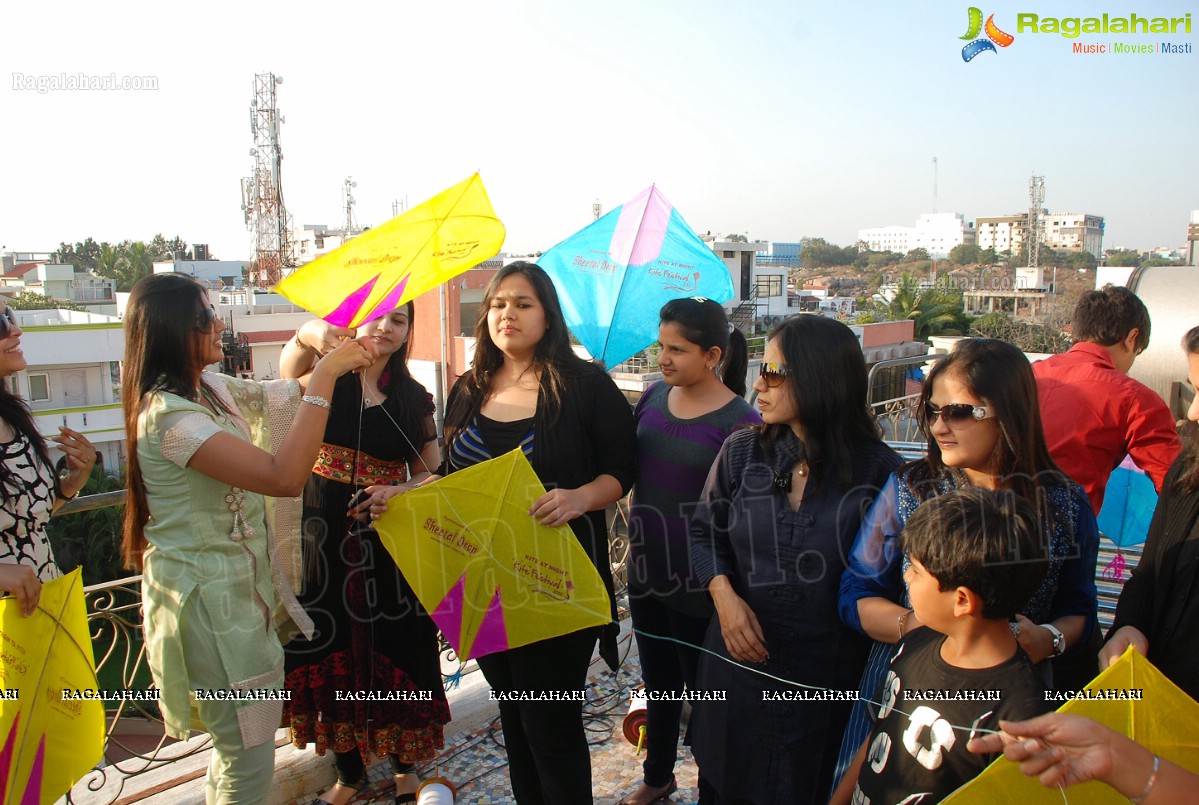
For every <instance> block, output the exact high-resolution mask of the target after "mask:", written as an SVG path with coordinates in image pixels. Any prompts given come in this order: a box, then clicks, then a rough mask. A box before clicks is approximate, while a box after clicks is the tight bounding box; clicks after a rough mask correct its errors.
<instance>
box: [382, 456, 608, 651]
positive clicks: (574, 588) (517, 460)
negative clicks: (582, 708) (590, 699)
mask: <svg viewBox="0 0 1199 805" xmlns="http://www.w3.org/2000/svg"><path fill="white" fill-rule="evenodd" d="M544 494H545V488H544V487H543V486H542V485H541V482H540V481H538V480H537V476H536V474H534V472H533V468H532V467H531V466H530V465H529V462H528V459H526V458H525V456H524V453H522V452H521V451H520V450H519V449H516V450H513V451H512V452H511V453H507V454H506V455H503V456H500V457H498V458H494V459H491V460H490V461H484V462H482V463H480V464H476V465H475V466H473V467H468V468H467V469H464V470H460V471H459V472H455V473H454V474H452V475H449V476H447V477H445V478H442V479H441V480H439V481H436V482H434V483H431V484H427V485H425V486H423V487H421V488H420V489H416V490H413V491H411V492H406V493H405V494H403V495H400V496H398V497H394V498H392V499H391V502H390V503H389V507H388V510H387V513H386V514H384V515H383V516H382V517H380V518H379V519H378V520H377V521H376V522H375V528H376V529H377V530H378V532H379V536H380V537H381V538H382V540H383V544H384V545H385V546H386V547H387V550H388V551H389V552H390V553H391V555H392V557H393V558H394V559H395V561H396V564H397V565H398V566H399V568H400V570H401V571H402V572H403V573H404V578H406V579H407V580H408V583H409V584H410V585H411V586H412V589H413V591H414V592H415V593H416V596H417V598H419V599H420V601H421V603H422V604H424V606H425V609H427V610H428V611H429V614H430V615H431V616H432V618H433V621H434V622H435V623H436V624H437V625H438V627H440V629H441V632H442V634H444V635H445V637H446V640H448V641H449V642H450V645H452V646H453V647H454V650H455V651H457V652H458V657H459V658H460V659H462V660H466V659H469V658H471V657H478V656H480V655H483V654H490V653H492V652H494V651H503V650H504V649H508V648H516V647H517V646H523V645H527V644H529V643H533V642H535V641H537V640H544V639H546V638H548V637H557V636H558V635H564V634H568V633H569V632H575V631H578V630H579V629H583V628H586V627H588V626H599V625H602V624H605V623H608V622H609V621H610V620H611V619H612V615H611V609H610V602H609V598H608V592H607V590H605V589H604V584H603V582H602V581H601V580H600V576H599V572H598V571H597V570H596V569H595V565H593V564H592V563H591V559H590V558H589V557H588V556H587V553H586V551H584V550H583V546H582V545H580V544H579V541H578V539H577V538H576V537H575V535H574V532H572V531H571V530H570V527H569V526H558V527H555V528H550V527H548V526H543V525H541V524H540V523H538V522H537V521H536V520H534V519H533V518H532V517H530V516H529V507H530V506H531V505H532V503H533V501H534V500H536V499H537V498H539V497H541V496H542V495H544Z"/></svg>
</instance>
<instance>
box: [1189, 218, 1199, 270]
mask: <svg viewBox="0 0 1199 805" xmlns="http://www.w3.org/2000/svg"><path fill="white" fill-rule="evenodd" d="M1187 263H1189V264H1190V265H1193V266H1199V210H1191V223H1190V225H1188V226H1187Z"/></svg>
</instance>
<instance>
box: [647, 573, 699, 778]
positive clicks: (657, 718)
mask: <svg viewBox="0 0 1199 805" xmlns="http://www.w3.org/2000/svg"><path fill="white" fill-rule="evenodd" d="M629 612H630V614H631V615H632V617H633V628H634V629H636V630H637V631H636V632H635V633H634V634H635V636H636V638H637V656H638V657H640V659H641V679H642V681H644V682H645V689H646V690H647V691H651V692H663V693H665V692H670V693H675V694H679V695H681V694H682V693H683V690H684V688H687V689H690V690H692V691H694V690H695V689H696V687H695V679H696V671H697V669H698V667H699V651H697V650H696V649H694V648H690V647H689V646H684V645H680V644H679V643H675V642H673V641H670V640H658V639H656V638H654V637H648V636H646V635H645V634H642V632H648V633H649V634H651V635H661V636H663V637H673V638H675V639H676V640H682V641H683V642H685V643H689V644H691V645H692V646H702V645H703V644H704V633H705V632H707V630H708V622H709V621H710V620H711V618H710V617H708V618H696V617H693V616H690V615H684V614H683V613H681V612H679V611H678V610H675V609H672V608H671V607H669V606H667V605H666V604H664V603H662V601H661V600H660V599H658V598H656V597H655V596H652V595H645V594H640V595H639V594H636V593H632V592H630V594H629ZM682 714H683V703H682V701H659V700H651V701H649V702H648V703H647V706H646V712H645V717H646V730H645V763H644V764H642V770H643V772H644V774H645V784H646V785H648V786H650V787H652V788H661V787H662V786H665V785H669V784H670V780H671V777H672V776H673V774H674V765H675V762H676V761H677V759H678V745H679V718H680V717H681V716H682ZM701 771H702V770H701Z"/></svg>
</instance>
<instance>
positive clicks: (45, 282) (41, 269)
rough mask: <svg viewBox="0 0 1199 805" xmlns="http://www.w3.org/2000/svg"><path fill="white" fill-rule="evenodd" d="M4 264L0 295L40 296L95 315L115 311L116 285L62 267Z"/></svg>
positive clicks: (0, 278) (64, 266)
mask: <svg viewBox="0 0 1199 805" xmlns="http://www.w3.org/2000/svg"><path fill="white" fill-rule="evenodd" d="M11 262H12V265H11V267H10V266H9V263H10V261H9V260H5V262H4V265H5V267H6V270H5V272H4V273H3V274H0V288H3V289H4V290H3V291H0V292H2V293H6V294H9V295H12V296H18V295H20V294H21V292H22V291H30V292H31V293H38V294H42V295H43V296H49V297H51V298H53V299H62V300H64V301H68V300H69V301H71V302H74V303H76V304H78V305H82V306H84V307H87V308H88V309H89V310H91V311H93V312H95V313H105V314H111V313H114V312H115V311H116V297H115V295H114V294H115V289H116V283H115V282H113V280H110V279H108V278H107V277H101V276H98V275H96V274H92V273H89V272H87V271H76V270H75V267H74V266H72V265H69V264H64V263H50V262H46V261H37V260H30V261H24V262H16V261H11Z"/></svg>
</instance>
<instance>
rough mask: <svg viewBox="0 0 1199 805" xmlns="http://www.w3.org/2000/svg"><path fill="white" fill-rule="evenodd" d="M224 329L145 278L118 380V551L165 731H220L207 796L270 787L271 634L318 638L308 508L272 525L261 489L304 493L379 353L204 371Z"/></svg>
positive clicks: (276, 678) (349, 346)
mask: <svg viewBox="0 0 1199 805" xmlns="http://www.w3.org/2000/svg"><path fill="white" fill-rule="evenodd" d="M223 329H224V324H223V323H222V322H221V320H220V318H219V317H217V316H216V312H215V311H214V310H213V309H212V307H211V306H210V305H209V304H208V300H207V299H206V296H205V291H204V288H203V287H202V286H201V285H200V284H199V283H198V282H196V281H195V280H193V279H192V278H191V277H188V276H185V275H182V274H154V275H151V276H149V277H146V278H144V279H141V280H139V281H138V282H137V284H136V285H134V286H133V291H132V292H131V293H130V295H129V306H128V308H127V309H126V311H125V362H124V366H123V372H122V378H121V393H122V399H123V401H124V405H125V438H126V440H127V442H128V445H129V459H128V461H129V463H128V468H127V478H128V486H129V495H128V500H127V503H126V506H125V533H124V539H123V541H122V544H121V551H122V554H123V555H124V558H125V563H126V565H127V566H128V567H129V568H131V569H136V570H140V571H141V572H142V576H143V578H142V590H143V597H142V614H143V618H144V623H145V637H146V659H147V663H148V664H149V666H150V672H151V674H152V675H153V677H154V682H155V684H156V685H157V686H158V688H159V690H160V691H161V699H160V701H159V707H160V708H161V710H162V716H163V721H164V722H165V723H166V731H167V734H168V735H170V736H171V737H173V738H179V739H185V738H187V737H188V736H189V735H190V734H191V726H192V724H193V723H194V721H198V722H199V723H200V724H202V725H203V728H204V729H205V730H207V731H208V732H209V733H210V734H211V735H212V743H213V748H214V751H213V754H212V762H211V763H210V764H209V766H208V779H207V784H206V799H207V801H208V803H209V805H213V803H227V802H228V803H232V802H238V803H258V802H265V801H266V800H267V798H268V796H269V793H270V786H271V770H272V768H273V766H274V760H275V743H274V738H275V730H277V729H278V728H279V723H280V718H281V717H282V714H283V702H282V700H281V697H276V696H275V695H274V694H276V693H278V692H279V689H280V688H281V687H282V685H283V648H282V646H281V644H280V639H279V637H278V636H277V635H276V630H277V629H278V630H279V631H283V632H286V634H285V639H286V637H290V636H291V635H292V634H294V631H295V629H294V627H293V626H292V623H291V620H294V623H295V624H296V625H302V626H307V627H308V628H307V631H308V632H309V633H311V621H309V620H308V619H307V618H306V616H305V615H304V613H303V611H302V610H301V609H300V607H299V605H298V603H297V602H296V600H295V595H294V593H293V589H294V584H295V582H294V580H292V579H289V577H288V576H289V571H290V568H291V567H293V565H294V564H298V562H297V560H298V548H299V543H298V539H287V538H286V537H287V536H291V537H298V531H299V524H300V523H299V516H298V515H299V511H298V506H297V505H296V504H297V501H294V500H290V501H289V500H277V501H275V502H274V512H275V517H274V518H273V521H272V525H274V526H277V527H275V528H272V529H270V531H269V532H268V522H267V521H268V517H267V509H266V500H265V497H266V496H268V495H269V496H273V497H278V498H289V497H294V496H296V495H299V494H300V492H301V490H303V488H304V483H305V481H307V480H308V476H309V474H310V472H311V470H312V464H313V462H314V461H315V460H316V455H317V449H318V448H319V447H320V443H321V436H322V435H323V434H324V430H325V424H326V421H327V419H328V415H329V409H330V404H329V397H331V396H332V394H333V385H334V381H336V380H337V378H338V377H340V376H342V375H343V374H345V373H346V372H349V371H351V370H354V369H358V368H361V367H364V366H367V365H368V364H369V363H370V362H371V359H372V356H373V354H374V353H373V349H369V350H368V348H366V347H364V346H363V345H362V344H360V343H359V342H357V341H349V340H348V341H345V342H344V343H342V344H341V345H340V346H338V347H337V349H335V350H333V351H332V352H330V353H329V354H328V355H326V356H325V357H324V358H322V359H321V360H320V361H319V362H318V363H317V365H316V367H315V368H314V369H313V370H312V373H311V374H309V375H308V376H307V377H305V378H303V379H301V380H300V381H296V380H273V381H268V382H266V383H258V382H255V381H253V380H237V379H235V378H232V377H229V376H227V375H218V374H211V373H206V372H204V371H203V370H204V367H205V366H208V365H210V364H212V363H215V362H217V361H219V360H221V358H222V351H221V331H222V330H223ZM305 388H306V390H307V391H306V393H305V392H304V389H305ZM301 395H303V396H301ZM280 432H283V433H286V436H281V433H280ZM288 510H290V512H291V513H292V514H294V515H295V516H294V518H289V517H287V515H286V512H287V511H288ZM288 525H290V529H287V526H288ZM288 530H290V532H291V533H290V534H288V533H287V531H288ZM268 538H269V543H268ZM272 565H273V566H272ZM276 603H278V604H279V606H276ZM289 618H290V619H291V620H289ZM198 690H203V691H214V695H213V696H212V697H211V698H208V697H196V696H195V695H194V693H193V692H195V691H198ZM193 719H194V720H193Z"/></svg>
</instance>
